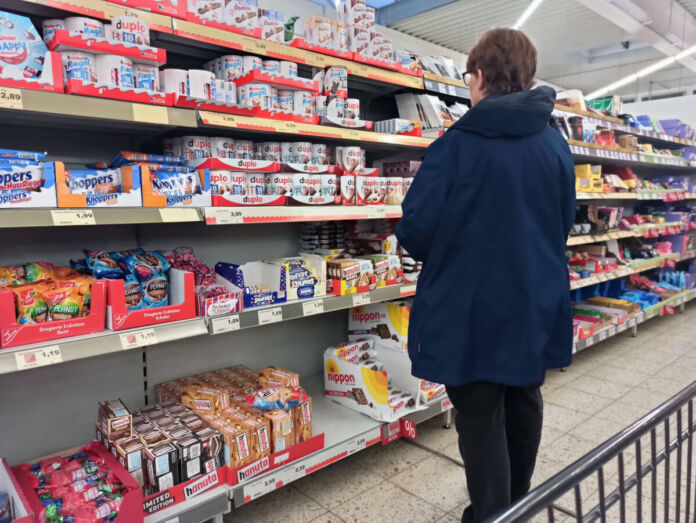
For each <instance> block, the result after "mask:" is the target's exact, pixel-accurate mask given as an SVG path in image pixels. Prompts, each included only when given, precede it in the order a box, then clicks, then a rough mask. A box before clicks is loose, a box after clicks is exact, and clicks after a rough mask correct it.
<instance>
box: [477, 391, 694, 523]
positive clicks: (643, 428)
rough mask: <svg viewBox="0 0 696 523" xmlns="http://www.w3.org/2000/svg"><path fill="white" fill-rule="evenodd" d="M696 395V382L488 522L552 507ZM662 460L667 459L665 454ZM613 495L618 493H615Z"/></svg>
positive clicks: (505, 520) (524, 516) (512, 519)
mask: <svg viewBox="0 0 696 523" xmlns="http://www.w3.org/2000/svg"><path fill="white" fill-rule="evenodd" d="M695 397H696V382H694V383H692V384H691V385H689V386H688V387H686V388H684V389H683V390H681V391H680V392H679V393H677V394H676V395H675V396H673V397H672V398H670V399H669V400H667V401H666V402H664V403H663V404H662V405H660V406H659V407H657V408H656V409H655V410H653V411H652V412H650V413H648V414H647V415H645V416H644V417H642V418H641V419H639V420H638V421H636V422H635V423H633V424H632V425H630V426H629V427H627V428H626V429H624V430H623V431H621V432H619V433H618V434H616V435H615V436H613V437H612V438H610V439H609V440H607V441H606V442H604V443H603V444H601V445H600V446H599V447H597V448H596V449H594V450H592V451H591V452H589V453H588V454H586V455H585V456H583V457H582V458H580V459H578V460H577V461H575V462H574V463H573V464H572V465H570V466H568V467H566V468H565V469H563V470H562V471H560V472H559V473H558V474H556V475H555V476H553V477H551V478H550V479H548V480H547V481H546V482H544V483H543V484H541V485H540V486H538V487H537V488H536V489H534V490H533V491H531V492H529V493H528V494H527V495H526V496H525V497H523V498H522V499H520V500H519V501H518V502H516V503H515V504H514V505H513V506H511V507H509V508H508V509H506V510H504V511H502V512H500V513H499V514H497V515H496V516H494V517H492V518H489V519H488V520H486V523H510V522H515V521H525V520H526V519H527V518H529V517H531V516H533V515H535V514H538V513H539V512H540V511H542V510H544V509H549V510H550V509H551V507H552V505H553V502H554V501H555V500H557V499H559V498H560V497H562V496H563V495H564V494H566V493H567V492H569V491H571V490H573V489H577V488H578V486H579V484H580V482H582V481H583V480H584V479H586V478H587V477H589V476H590V475H591V474H593V473H594V472H597V471H598V470H600V471H601V467H602V466H603V465H605V464H606V463H607V462H609V461H610V460H611V459H613V458H615V457H616V456H617V455H620V454H621V453H622V451H624V450H626V449H627V448H628V447H629V446H630V445H631V444H633V443H635V442H637V441H639V440H640V438H641V437H642V436H644V435H645V434H646V433H648V432H650V431H653V430H654V429H655V428H656V427H657V426H658V425H659V424H660V423H661V422H663V421H665V420H667V419H668V418H669V417H670V416H671V415H672V414H674V413H675V412H677V411H678V410H679V409H680V408H681V407H682V406H684V405H685V404H686V403H688V402H689V401H690V400H693V399H694V398H695ZM690 410H691V409H690ZM690 414H691V415H690V416H689V427H688V428H687V430H688V431H689V433H691V432H693V431H694V429H696V426H694V422H693V414H692V412H690ZM680 424H681V423H680ZM653 437H654V436H653ZM681 439H682V433H680V434H678V436H677V440H679V441H681ZM670 446H671V445H670ZM662 460H664V456H663V457H662ZM662 460H660V461H662ZM622 464H623V460H621V465H622ZM646 467H647V469H648V471H650V470H651V469H652V468H653V467H654V464H653V466H652V467H651V466H650V465H646ZM641 475H643V474H641ZM624 491H625V489H624ZM611 494H614V492H612V493H611ZM550 521H553V519H552V518H550Z"/></svg>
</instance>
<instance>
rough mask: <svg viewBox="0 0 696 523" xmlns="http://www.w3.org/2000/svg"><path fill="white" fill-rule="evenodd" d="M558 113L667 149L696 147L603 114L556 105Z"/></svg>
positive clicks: (695, 143) (684, 141)
mask: <svg viewBox="0 0 696 523" xmlns="http://www.w3.org/2000/svg"><path fill="white" fill-rule="evenodd" d="M556 111H559V112H563V113H570V114H578V115H581V116H584V117H586V118H588V119H589V122H590V123H594V124H595V125H598V126H601V127H606V128H609V129H613V130H614V131H618V132H620V133H622V134H633V135H635V136H639V137H641V138H643V140H641V141H643V142H646V141H647V142H649V143H654V144H658V145H665V146H667V147H675V146H676V147H683V146H687V145H688V146H696V142H693V141H691V140H685V139H683V138H676V137H674V136H670V135H668V134H664V133H656V132H655V131H648V130H646V129H636V128H635V127H631V126H629V125H626V124H624V123H623V120H621V119H620V118H612V117H610V116H604V115H601V114H597V113H593V112H589V111H576V110H574V109H570V108H568V107H564V106H562V105H556Z"/></svg>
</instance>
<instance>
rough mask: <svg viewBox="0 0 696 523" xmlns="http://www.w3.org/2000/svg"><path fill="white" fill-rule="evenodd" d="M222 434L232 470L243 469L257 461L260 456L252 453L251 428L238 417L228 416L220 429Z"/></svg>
mask: <svg viewBox="0 0 696 523" xmlns="http://www.w3.org/2000/svg"><path fill="white" fill-rule="evenodd" d="M218 430H220V431H221V432H222V434H223V436H224V438H225V443H226V445H227V450H228V453H229V463H227V465H228V466H229V467H230V468H237V467H242V466H244V465H248V464H249V463H251V462H253V461H256V460H257V459H258V456H256V455H255V454H254V453H253V452H252V446H251V445H252V444H251V440H252V431H251V427H249V426H247V425H246V424H244V423H242V422H241V420H239V419H238V418H237V417H236V416H231V415H230V416H227V417H226V418H225V423H224V424H222V425H221V426H220V428H219V429H218Z"/></svg>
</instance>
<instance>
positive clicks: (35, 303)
mask: <svg viewBox="0 0 696 523" xmlns="http://www.w3.org/2000/svg"><path fill="white" fill-rule="evenodd" d="M47 289H48V287H47V286H45V285H41V284H37V285H20V286H17V287H12V288H11V290H12V292H13V293H14V295H15V301H16V304H17V323H19V324H20V325H26V324H30V323H44V322H45V321H48V306H47V305H46V300H45V299H44V298H43V295H42V291H44V290H47Z"/></svg>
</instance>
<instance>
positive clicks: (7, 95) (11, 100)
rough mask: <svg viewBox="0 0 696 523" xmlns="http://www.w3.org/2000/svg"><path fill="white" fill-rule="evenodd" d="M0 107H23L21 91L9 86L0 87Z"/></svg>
mask: <svg viewBox="0 0 696 523" xmlns="http://www.w3.org/2000/svg"><path fill="white" fill-rule="evenodd" d="M0 107H5V108H7V109H24V104H23V103H22V91H20V90H19V89H13V88H11V87H0Z"/></svg>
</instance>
